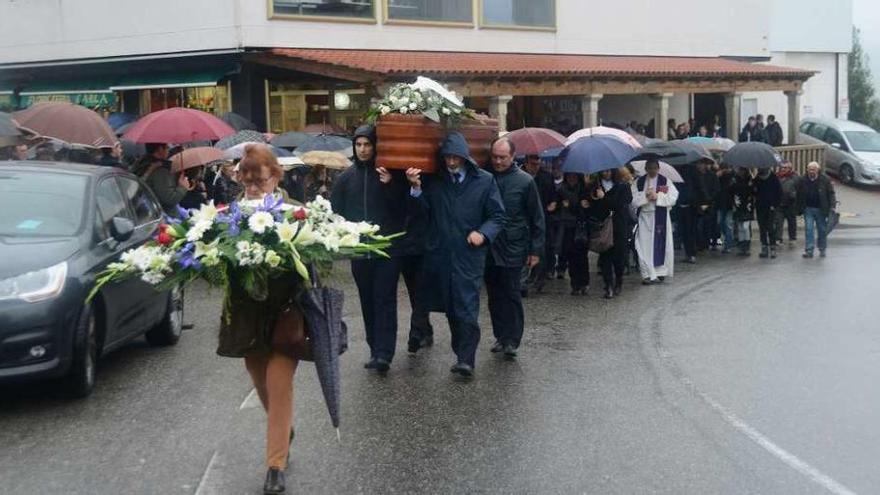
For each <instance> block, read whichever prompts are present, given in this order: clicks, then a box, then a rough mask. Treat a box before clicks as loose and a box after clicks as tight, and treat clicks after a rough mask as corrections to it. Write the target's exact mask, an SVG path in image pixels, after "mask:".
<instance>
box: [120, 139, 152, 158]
mask: <svg viewBox="0 0 880 495" xmlns="http://www.w3.org/2000/svg"><path fill="white" fill-rule="evenodd" d="M119 142H120V143H121V144H122V158H123V160H124V161H125V162H127V163H134V162H135V161H136V160H137V159H138V158H140V157H142V156H144V155H146V154H147V147H146V146H144V145H143V144H140V143H135V142H134V141H129V140H128V139H120V140H119Z"/></svg>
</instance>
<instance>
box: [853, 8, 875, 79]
mask: <svg viewBox="0 0 880 495" xmlns="http://www.w3.org/2000/svg"><path fill="white" fill-rule="evenodd" d="M853 23H854V24H855V25H856V27H857V28H859V30H860V31H861V37H862V46H863V47H864V49H865V52H867V54H868V55H870V56H871V73H872V74H873V75H874V81H876V82H875V86H877V85H878V84H877V83H878V82H880V30H878V29H877V26H880V2H878V1H877V0H853Z"/></svg>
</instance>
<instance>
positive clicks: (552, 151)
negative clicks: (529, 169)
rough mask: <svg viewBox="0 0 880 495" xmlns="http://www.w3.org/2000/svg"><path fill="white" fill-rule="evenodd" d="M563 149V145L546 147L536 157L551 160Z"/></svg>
mask: <svg viewBox="0 0 880 495" xmlns="http://www.w3.org/2000/svg"><path fill="white" fill-rule="evenodd" d="M563 149H565V146H557V147H555V148H548V149H546V150H544V151H542V152H540V153H538V158H540V159H541V160H553V159H555V158H557V157H558V156H559V154H560V153H562V150H563Z"/></svg>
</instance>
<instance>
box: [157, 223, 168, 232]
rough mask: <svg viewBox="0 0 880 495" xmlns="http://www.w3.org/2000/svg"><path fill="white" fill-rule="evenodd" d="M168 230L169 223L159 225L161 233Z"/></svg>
mask: <svg viewBox="0 0 880 495" xmlns="http://www.w3.org/2000/svg"><path fill="white" fill-rule="evenodd" d="M167 230H168V224H167V223H160V224H159V232H165V231H167Z"/></svg>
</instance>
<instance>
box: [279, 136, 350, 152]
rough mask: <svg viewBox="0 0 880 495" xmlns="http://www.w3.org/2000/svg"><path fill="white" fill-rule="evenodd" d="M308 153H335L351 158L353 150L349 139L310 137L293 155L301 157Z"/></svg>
mask: <svg viewBox="0 0 880 495" xmlns="http://www.w3.org/2000/svg"><path fill="white" fill-rule="evenodd" d="M309 151H336V152H338V153H342V154H343V155H345V157H346V158H351V156H352V155H353V154H354V150H353V149H352V147H351V138H347V137H345V136H336V135H333V134H318V135H317V136H312V137H310V138H309V139H308V141H306V142H304V143H302V144H301V145H299V146H298V147H297V148H296V151H295V152H294V153H293V154H294V155H296V156H302V155H304V154H305V153H308V152H309Z"/></svg>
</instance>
